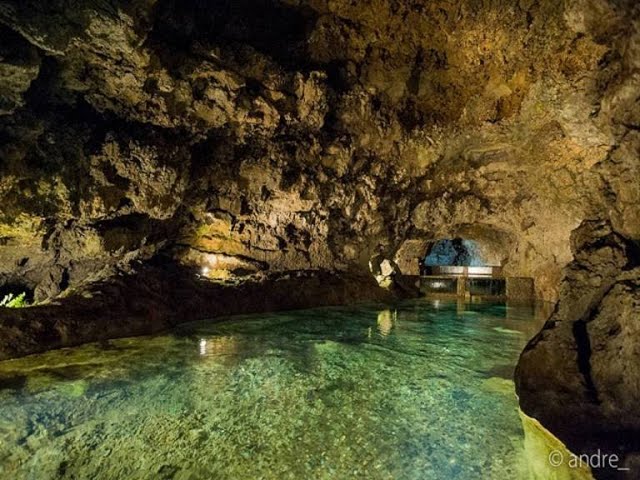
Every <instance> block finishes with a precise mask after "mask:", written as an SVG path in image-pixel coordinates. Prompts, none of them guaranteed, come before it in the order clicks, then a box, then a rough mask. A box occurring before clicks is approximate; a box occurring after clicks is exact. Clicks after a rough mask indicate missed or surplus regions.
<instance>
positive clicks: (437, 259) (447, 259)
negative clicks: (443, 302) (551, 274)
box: [394, 236, 534, 300]
mask: <svg viewBox="0 0 640 480" xmlns="http://www.w3.org/2000/svg"><path fill="white" fill-rule="evenodd" d="M508 254H509V250H508V245H507V244H503V242H498V241H494V242H488V241H483V239H482V238H480V239H475V238H464V237H462V236H452V237H450V238H438V239H429V240H419V239H415V240H407V241H405V242H404V243H403V244H402V245H401V246H400V248H399V249H398V250H397V252H396V255H395V257H394V262H395V264H396V265H397V267H398V271H399V272H400V273H401V274H402V275H403V276H405V277H410V278H414V279H415V280H414V282H415V284H416V285H417V286H418V287H419V289H420V292H421V293H422V294H423V295H427V296H431V295H442V296H450V297H456V298H460V297H463V298H465V299H467V300H470V299H477V298H490V299H522V300H524V299H526V300H530V299H533V297H534V289H533V279H532V278H524V277H515V276H506V275H505V274H504V272H503V265H504V263H505V260H506V259H507V258H508Z"/></svg>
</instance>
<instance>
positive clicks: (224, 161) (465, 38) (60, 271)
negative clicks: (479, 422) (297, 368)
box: [0, 0, 640, 428]
mask: <svg viewBox="0 0 640 480" xmlns="http://www.w3.org/2000/svg"><path fill="white" fill-rule="evenodd" d="M639 25H640V7H639V6H638V4H637V2H635V1H633V0H567V1H565V2H558V1H556V0H538V1H530V0H517V1H515V0H492V1H486V2H479V1H476V0H463V1H449V0H436V1H428V2H427V1H422V0H402V1H396V0H369V1H366V2H352V1H349V0H252V1H249V0H223V1H217V2H201V1H197V0H186V1H176V0H135V1H126V2H125V1H122V0H64V1H63V0H53V1H49V2H39V1H36V0H27V1H18V0H0V35H2V42H1V45H0V294H2V293H4V292H8V291H16V290H26V291H28V292H29V293H30V296H32V297H33V298H34V299H35V300H37V301H48V300H55V301H56V302H57V303H59V305H58V306H53V305H50V306H49V307H42V308H43V309H45V308H46V309H47V312H48V313H47V315H51V317H50V318H54V317H55V316H56V315H57V316H58V317H60V318H62V317H64V316H65V312H72V311H75V310H74V308H75V307H74V306H73V305H75V304H74V303H73V302H72V301H71V300H70V298H73V297H74V296H77V295H81V294H82V292H87V291H91V289H92V288H94V287H93V286H94V285H108V284H109V283H110V282H118V281H119V280H118V279H120V278H122V277H123V276H125V277H126V276H127V275H133V276H134V277H135V273H134V270H136V269H137V267H135V266H136V265H139V264H140V263H142V264H145V263H147V262H149V261H151V260H152V259H154V258H157V257H158V256H162V257H163V258H170V259H172V260H171V261H172V262H173V263H174V264H175V265H176V268H186V269H195V271H198V272H201V274H203V275H205V276H206V277H208V279H209V280H212V281H214V280H216V281H223V280H224V281H228V280H234V279H238V278H243V277H244V276H252V275H259V274H264V275H274V274H279V273H280V272H287V271H291V270H294V271H299V270H304V271H308V272H313V271H321V270H331V271H337V272H357V274H362V273H363V272H368V264H369V260H370V259H371V258H372V257H373V256H376V255H382V256H383V257H384V258H386V259H389V260H393V261H394V262H395V264H397V265H398V266H399V268H400V270H410V269H411V268H412V265H413V264H414V259H415V257H416V256H419V255H421V254H423V253H424V252H425V251H426V249H427V247H428V244H429V241H432V240H436V239H443V238H454V237H463V238H467V239H470V240H475V241H476V242H477V243H478V244H479V246H480V248H481V249H482V250H483V251H484V252H485V253H487V255H488V256H490V257H491V258H495V259H497V260H498V261H499V263H501V264H502V265H503V267H504V271H505V273H506V274H508V275H515V276H526V277H533V278H534V280H535V285H536V292H537V294H538V296H539V297H541V298H544V299H547V300H554V301H555V300H557V299H558V298H559V297H560V299H561V300H560V304H559V307H558V311H557V312H556V314H555V317H554V318H555V320H554V322H556V323H557V327H555V328H553V329H547V330H545V332H543V334H542V335H543V336H544V342H540V341H536V342H535V343H534V344H532V345H531V349H530V350H529V351H528V352H527V353H526V354H525V356H523V366H522V368H521V370H520V371H521V372H523V375H525V376H526V375H532V377H531V378H528V379H527V380H526V381H527V382H529V381H530V382H533V383H531V387H530V388H529V387H527V388H525V389H523V390H522V392H525V391H531V392H534V391H535V390H536V389H537V388H540V389H543V390H544V389H545V388H546V387H545V382H546V381H547V380H546V379H548V378H550V376H553V375H555V374H553V375H552V372H549V371H542V370H541V369H542V367H543V364H544V362H543V364H541V365H539V367H540V369H538V370H536V371H534V370H532V369H529V368H528V367H526V365H527V357H528V356H535V355H538V354H537V353H536V352H537V351H538V350H539V351H540V352H542V351H543V350H544V351H549V352H553V355H552V358H556V357H554V356H557V358H558V361H561V359H562V361H565V362H566V363H564V364H562V366H563V368H562V369H560V370H561V371H564V368H565V367H566V369H567V370H566V372H565V373H566V380H567V382H568V383H567V384H566V385H565V386H564V387H563V388H564V390H563V391H566V392H568V393H567V401H571V402H575V404H576V408H577V409H581V408H583V407H584V408H587V407H586V403H584V402H582V401H581V400H579V399H580V398H582V397H581V395H582V393H581V392H582V390H581V389H582V380H581V379H582V376H581V375H577V376H574V375H573V373H575V371H578V372H579V371H580V369H583V370H584V368H586V367H585V365H584V357H583V356H582V357H579V356H577V355H575V351H574V350H575V349H574V350H572V346H571V345H572V344H571V342H570V340H571V336H570V335H569V333H570V332H572V331H573V329H574V328H575V327H574V325H576V324H578V325H583V324H584V325H586V326H588V327H589V329H591V328H592V329H593V330H589V329H587V330H588V331H587V332H586V333H584V332H583V333H581V334H580V335H588V336H589V339H590V343H591V345H592V348H593V354H592V356H591V357H590V359H589V362H590V366H591V368H590V371H591V372H592V373H591V376H592V380H591V381H592V383H593V384H594V385H596V386H597V385H599V384H598V382H600V381H604V380H601V379H611V378H614V375H615V372H617V373H619V372H620V370H619V369H618V366H620V368H622V365H623V364H622V363H615V362H609V357H610V355H611V354H610V352H611V351H612V350H610V349H612V348H617V349H618V350H616V351H620V359H621V360H620V362H626V363H624V365H634V363H633V362H632V360H631V359H632V358H634V357H633V355H635V353H634V352H635V350H634V348H633V346H632V342H631V340H628V339H630V338H635V337H634V336H633V335H634V334H633V332H634V327H633V325H632V321H633V320H632V317H633V316H631V317H630V316H629V314H630V312H632V311H633V309H634V308H636V307H635V306H634V305H636V304H634V303H633V302H634V300H633V298H634V297H633V296H634V295H635V293H633V292H634V288H635V285H636V282H637V279H638V275H637V270H633V269H628V267H627V266H621V265H619V262H618V260H620V259H618V258H617V257H616V258H611V259H610V258H609V257H607V255H609V253H610V252H601V253H599V254H598V255H601V256H602V258H600V256H597V257H594V259H593V260H592V261H586V260H585V259H583V258H582V257H580V255H586V256H589V255H591V253H589V252H591V251H592V250H593V251H598V249H597V248H595V247H588V245H591V243H589V242H591V241H595V239H596V238H600V237H601V235H600V233H601V231H600V230H601V229H600V228H586V230H584V229H581V230H580V232H583V233H580V235H584V236H585V237H586V238H585V239H584V240H581V241H579V242H578V241H577V240H576V241H575V242H574V243H576V242H577V243H576V245H574V247H575V249H574V251H573V252H572V250H571V241H570V238H571V235H572V232H574V231H575V230H576V229H577V228H578V226H580V225H581V224H582V223H583V222H584V221H587V225H594V223H593V222H596V224H599V223H598V222H605V224H606V225H607V227H606V228H607V229H608V230H609V231H610V233H607V234H606V235H605V237H607V238H615V239H616V240H615V242H614V243H616V242H617V243H616V245H617V244H618V243H620V245H623V244H624V245H626V246H629V245H634V244H637V242H638V239H640V222H639V221H638V218H640V184H639V182H638V178H640V162H639V160H638V158H639V150H640V108H638V102H639V98H640V26H639ZM602 228H605V227H602ZM585 232H586V233H585ZM575 235H578V233H575V234H574V237H575ZM612 241H613V240H612ZM578 244H579V245H583V246H585V247H584V248H586V250H584V249H583V248H582V247H578V246H577V245H578ZM625 248H627V247H625ZM594 249H595V250H594ZM614 250H615V248H614ZM416 252H417V253H416ZM421 252H422V253H421ZM580 252H583V253H580ZM629 252H630V250H628V249H627V250H625V253H624V256H625V258H627V260H628V261H630V260H629V259H630V258H631V257H633V256H634V255H635V253H629ZM574 255H576V258H575V260H574V261H575V262H578V263H579V264H580V265H582V267H580V268H581V270H582V271H583V274H584V276H585V279H578V278H577V277H576V278H574V277H572V276H571V275H572V273H571V272H573V268H574V267H573V266H575V265H576V264H575V263H572V264H571V265H573V266H570V267H568V268H569V270H567V272H568V275H569V276H568V277H567V280H565V282H564V283H563V284H562V285H563V286H562V287H561V288H560V290H559V286H560V280H561V278H562V271H563V268H564V267H565V266H566V265H567V264H569V263H570V262H571V261H572V259H573V257H574ZM620 255H622V253H621V254H620ZM601 261H602V262H605V263H606V264H607V265H609V264H610V267H611V269H612V270H611V271H609V270H607V271H606V272H600V269H601V268H604V267H603V265H604V264H603V265H601V264H600V262H601ZM621 261H622V260H620V262H621ZM607 268H608V267H607ZM614 270H615V272H614ZM191 271H194V270H191ZM406 273H411V272H406ZM600 277H602V278H601V279H600V280H599V281H602V282H604V283H607V282H609V281H610V279H612V278H614V277H615V278H616V281H615V283H613V284H612V285H615V286H614V287H612V289H611V290H610V291H609V293H607V295H606V296H603V297H602V298H600V295H601V293H602V292H601V291H600V289H599V288H600V287H597V288H596V287H593V286H592V285H591V284H590V283H589V282H592V281H593V282H595V280H589V279H593V278H600ZM623 278H624V280H623ZM605 279H609V280H606V281H605ZM611 281H613V280H611ZM567 282H568V283H567ZM604 283H603V285H604ZM583 285H588V286H589V287H588V290H589V292H591V293H588V294H587V293H580V292H583V288H586V287H583ZM593 288H595V290H593V291H592V289H593ZM584 291H585V292H586V290H584ZM112 293H113V294H114V295H125V296H126V295H127V294H126V293H123V291H122V290H120V289H115V290H113V292H112ZM576 295H577V297H574V296H576ZM67 297H70V298H67ZM616 299H619V303H616V302H618V300H616ZM114 301H124V300H122V299H119V300H118V299H115V300H114ZM587 301H589V302H591V301H593V302H595V304H596V305H600V307H598V308H599V310H598V312H600V313H598V314H597V315H599V316H597V319H596V320H598V321H589V319H591V318H592V316H593V315H596V314H595V313H593V315H591V314H589V315H587V316H586V317H585V316H581V317H575V316H574V314H575V313H577V312H578V310H581V309H583V308H585V307H586V305H587V304H586V303H582V302H587ZM589 305H590V303H589ZM578 306H579V307H580V308H578ZM39 308H40V307H39ZM49 309H50V310H49ZM616 309H620V312H619V313H620V315H621V320H620V329H619V335H618V336H617V337H616V338H618V341H619V342H620V344H619V345H618V344H617V343H616V340H615V339H614V338H609V337H611V335H609V334H608V333H607V332H608V331H609V330H607V327H608V325H609V323H610V322H611V321H612V320H611V318H613V317H612V316H615V314H614V312H617V310H616ZM34 311H36V310H34ZM38 311H39V312H43V311H44V310H38ZM49 312H50V313H49ZM0 313H1V315H2V317H3V319H4V318H14V317H13V316H14V315H16V314H15V313H13V312H12V313H11V314H9V313H7V312H6V311H2V312H0ZM21 315H22V314H21ZM24 315H27V316H29V315H31V314H28V313H24ZM123 315H124V313H123ZM607 319H609V320H607ZM4 321H5V320H3V322H4ZM6 321H7V322H9V321H10V320H6ZM605 325H606V326H607V327H605ZM581 328H582V327H581ZM614 330H615V329H614ZM123 332H124V331H123ZM620 335H622V336H620ZM567 339H568V340H567ZM43 341H44V340H43ZM567 342H568V343H567ZM545 345H546V346H545ZM616 345H617V346H616ZM596 346H598V348H599V350H596V349H595V347H596ZM565 350H566V351H565ZM25 352H26V350H25ZM572 352H573V353H572ZM540 355H542V354H540ZM550 355H551V353H550ZM560 357H561V358H560ZM565 357H566V358H565ZM578 357H579V358H578ZM544 358H549V357H546V356H545V357H544ZM556 367H557V365H556ZM550 368H551V369H553V366H552V365H551V364H550ZM634 368H635V367H629V369H631V370H634ZM556 369H557V368H556ZM614 370H615V372H614ZM570 371H571V372H572V373H569V372H570ZM634 371H635V370H634ZM524 372H528V373H526V374H525V373H524ZM535 375H541V376H540V377H539V381H538V380H535V378H534V377H533V376H535ZM630 378H633V377H630ZM521 382H524V380H523V378H521ZM536 382H538V383H536ZM632 384H633V382H632ZM522 385H524V383H522ZM536 385H537V387H536ZM625 385H626V384H625ZM636 386H637V385H636ZM632 387H633V385H631V386H627V387H625V388H623V390H625V391H627V390H629V389H631V390H633V388H635V387H633V388H632ZM523 388H524V387H523ZM589 388H591V387H589ZM594 388H596V391H597V392H598V395H599V397H598V398H601V399H602V400H601V403H599V404H598V406H597V410H598V411H601V412H600V413H601V414H602V415H605V414H604V413H603V412H604V410H605V409H606V410H607V411H610V412H616V411H626V410H625V409H626V408H627V407H625V405H628V402H629V401H632V400H633V398H635V397H631V399H630V398H626V397H625V396H624V395H626V394H624V395H623V394H622V393H620V392H618V390H617V388H618V387H614V386H611V387H610V388H609V387H607V388H605V389H604V390H599V389H598V388H597V387H594ZM605 390H606V391H607V392H610V393H608V394H607V395H610V396H609V397H607V396H606V395H605V393H604V392H605ZM636 390H637V388H636ZM522 395H523V405H529V406H530V408H528V410H532V409H535V408H536V407H535V406H534V403H535V400H534V398H535V397H536V396H538V395H537V393H535V394H534V393H532V396H531V397H530V398H529V399H527V395H528V394H527V393H522ZM538 398H542V396H538ZM607 398H609V399H610V400H607ZM529 401H531V402H532V403H527V402H529ZM605 407H606V408H605ZM586 411H587V410H585V412H586ZM558 415H560V413H558ZM607 415H609V417H611V416H612V415H613V413H611V414H607ZM609 417H607V418H609ZM603 418H604V417H603ZM616 425H618V426H620V422H617V423H616ZM634 428H635V427H634Z"/></svg>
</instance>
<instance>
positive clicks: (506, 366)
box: [0, 300, 545, 480]
mask: <svg viewBox="0 0 640 480" xmlns="http://www.w3.org/2000/svg"><path fill="white" fill-rule="evenodd" d="M543 310H544V308H541V307H531V306H515V307H512V306H506V305H504V304H495V303H494V304H492V303H481V304H463V303H455V302H444V301H427V300H411V301H403V302H400V303H397V304H394V306H393V307H390V306H380V305H365V306H351V307H333V308H321V309H311V310H301V311H293V312H285V313H274V314H260V315H257V314H256V315H245V316H242V317H232V318H229V319H227V320H225V321H223V322H219V323H212V322H199V323H193V324H188V325H186V326H183V327H180V328H179V329H177V330H175V331H172V332H170V333H169V334H163V335H159V336H152V337H139V338H129V339H121V340H113V341H110V342H108V343H103V344H89V345H85V346H81V347H78V348H72V349H65V350H58V351H51V352H48V353H45V354H41V355H34V356H30V357H26V358H22V359H16V360H11V361H6V362H2V363H0V388H1V390H0V438H1V443H0V465H1V467H0V468H1V470H0V477H1V478H12V479H16V480H17V479H35V478H37V479H54V478H55V479H57V478H61V479H63V478H107V479H108V478H129V479H132V478H154V479H156V478H173V479H190V478H221V479H223V478H224V479H253V478H278V479H285V478H292V479H301V478H367V479H376V478H380V479H387V478H402V479H412V478H415V479H425V478H453V479H456V478H459V479H471V478H483V479H485V478H490V479H507V478H510V479H521V478H522V479H525V478H530V477H529V469H530V466H529V465H528V463H527V456H526V455H525V450H524V434H523V425H522V421H521V417H520V415H519V410H518V402H517V399H516V396H515V393H514V384H513V381H512V375H513V369H514V366H515V364H516V361H517V359H518V355H519V353H520V352H521V351H522V349H523V347H524V346H525V343H526V341H527V340H528V339H529V338H530V337H531V336H532V335H533V334H534V333H535V332H536V331H537V330H538V329H539V328H540V325H541V320H542V319H543V318H544V315H545V312H544V311H543Z"/></svg>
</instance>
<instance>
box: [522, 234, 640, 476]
mask: <svg viewBox="0 0 640 480" xmlns="http://www.w3.org/2000/svg"><path fill="white" fill-rule="evenodd" d="M572 243H573V249H574V252H575V259H574V260H573V261H572V262H571V263H570V264H569V265H568V266H567V268H566V269H565V277H564V280H563V282H562V285H561V288H560V292H561V299H560V301H559V302H558V304H557V305H556V309H555V311H554V312H553V314H552V315H551V317H550V318H549V320H548V321H547V323H546V324H545V326H544V328H543V329H542V331H541V332H540V333H539V334H538V335H537V336H536V337H534V338H533V339H532V340H531V341H530V342H529V344H528V346H527V347H526V349H525V351H524V352H523V353H522V355H521V357H520V362H519V364H518V367H517V369H516V388H517V391H518V395H519V397H520V404H521V406H522V408H523V410H524V411H525V412H526V413H528V414H529V415H532V416H534V417H535V418H537V419H539V420H540V421H541V422H542V423H543V424H544V425H547V426H548V427H549V428H551V430H552V431H553V432H554V433H555V434H557V435H558V436H559V437H560V438H561V439H562V440H563V441H565V442H567V444H568V445H569V447H570V448H572V449H573V450H574V451H577V452H588V453H592V452H595V451H597V450H598V449H601V450H602V451H606V452H608V453H609V454H616V455H619V456H620V457H621V458H627V460H628V462H632V461H633V458H632V456H633V455H634V454H635V455H637V452H638V450H640V448H639V447H640V445H639V444H638V441H637V438H638V432H640V411H639V410H638V405H639V404H640V381H639V380H640V377H639V375H640V372H639V371H638V369H637V366H638V365H639V364H640V351H638V348H637V335H638V318H640V317H639V315H640V301H639V298H640V297H639V296H638V295H639V293H640V289H638V276H639V274H640V268H638V265H640V256H639V255H638V250H637V245H634V244H630V243H629V242H627V241H625V239H624V238H623V237H621V236H619V235H618V234H616V233H614V232H613V231H612V229H611V225H609V224H607V223H604V222H588V223H585V224H583V225H582V226H581V227H580V228H579V229H578V230H576V232H575V233H574V235H573V242H572ZM603 470H604V471H602V472H600V474H601V475H602V476H603V477H606V478H609V477H611V478H615V477H616V473H618V472H612V471H610V470H611V469H603ZM630 475H631V476H629V477H628V478H634V475H635V473H633V474H631V473H630ZM619 476H622V472H620V473H619ZM625 478H627V477H625Z"/></svg>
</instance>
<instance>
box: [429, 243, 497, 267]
mask: <svg viewBox="0 0 640 480" xmlns="http://www.w3.org/2000/svg"><path fill="white" fill-rule="evenodd" d="M421 263H422V264H423V265H424V266H427V267H438V266H449V265H457V266H462V267H470V266H474V267H481V266H485V265H487V261H486V260H485V259H484V258H483V255H482V253H481V251H480V247H479V245H478V243H477V242H476V241H474V240H465V239H462V238H453V239H444V240H437V241H435V242H433V243H430V244H429V247H428V249H427V251H426V255H425V257H424V260H423V261H422V262H421Z"/></svg>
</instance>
